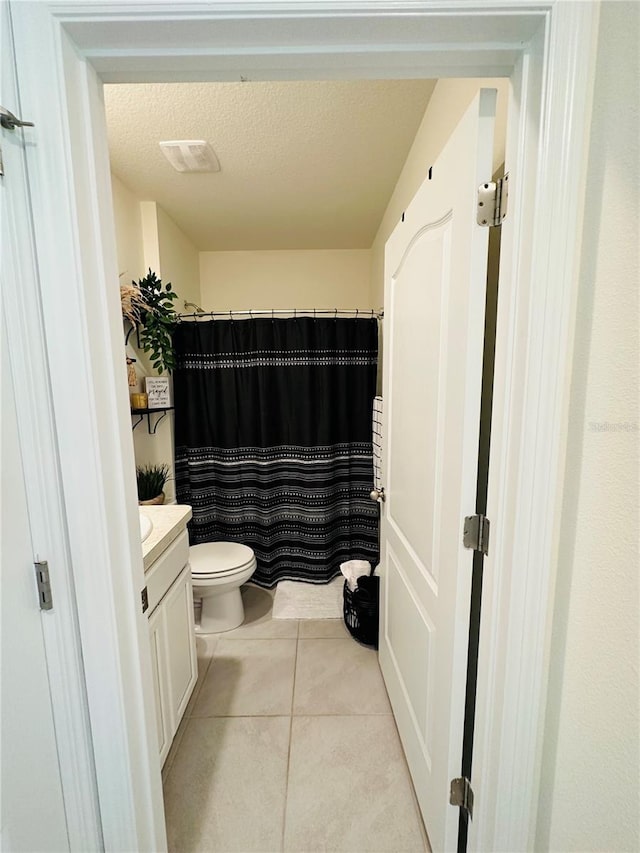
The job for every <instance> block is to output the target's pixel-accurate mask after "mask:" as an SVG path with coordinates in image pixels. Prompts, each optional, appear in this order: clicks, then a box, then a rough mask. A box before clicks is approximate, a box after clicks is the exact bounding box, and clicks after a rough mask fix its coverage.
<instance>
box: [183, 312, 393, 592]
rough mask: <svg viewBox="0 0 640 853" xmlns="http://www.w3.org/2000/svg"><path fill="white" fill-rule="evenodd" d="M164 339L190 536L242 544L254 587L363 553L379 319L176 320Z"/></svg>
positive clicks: (368, 519) (372, 508)
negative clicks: (170, 347)
mask: <svg viewBox="0 0 640 853" xmlns="http://www.w3.org/2000/svg"><path fill="white" fill-rule="evenodd" d="M174 345H175V349H176V355H177V368H176V370H175V372H174V397H175V431H176V492H177V497H178V501H179V502H180V503H187V504H190V505H191V506H192V508H193V519H192V521H191V523H190V539H191V544H192V545H193V544H197V543H200V542H213V541H216V540H227V541H235V542H242V543H244V544H246V545H249V546H250V547H251V548H253V550H254V551H255V553H256V558H257V563H258V568H257V571H256V573H255V574H254V576H253V579H252V580H253V582H254V583H257V584H259V585H260V586H264V587H272V586H274V585H275V584H276V583H277V582H278V581H280V580H301V581H308V582H310V583H327V582H328V581H330V580H331V579H332V578H334V577H335V576H336V575H337V574H338V573H339V565H340V563H341V562H343V561H344V560H348V559H365V560H369V561H371V562H374V561H375V560H376V559H377V549H378V506H377V504H376V503H374V502H373V501H371V500H370V498H369V491H370V490H371V488H372V480H373V462H372V450H371V410H372V402H373V397H374V395H375V384H376V364H377V349H378V330H377V321H376V320H375V319H359V318H354V319H345V318H340V317H337V318H329V319H327V318H314V317H297V318H291V319H282V318H270V317H268V318H256V319H243V320H236V319H230V320H208V321H202V320H200V321H196V322H183V323H181V324H180V325H179V326H178V327H177V329H176V331H175V334H174Z"/></svg>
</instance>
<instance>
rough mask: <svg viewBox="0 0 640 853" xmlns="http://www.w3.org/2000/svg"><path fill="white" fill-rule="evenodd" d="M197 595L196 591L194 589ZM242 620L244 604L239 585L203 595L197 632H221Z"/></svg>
mask: <svg viewBox="0 0 640 853" xmlns="http://www.w3.org/2000/svg"><path fill="white" fill-rule="evenodd" d="M195 593H196V595H197V591H195ZM243 622H244V604H243V603H242V595H241V594H240V587H236V588H235V589H230V590H229V591H228V592H223V593H218V594H216V595H203V597H202V612H201V616H200V624H199V625H196V631H197V633H198V634H221V633H222V632H223V631H232V630H233V629H234V628H237V627H238V626H239V625H242V623H243Z"/></svg>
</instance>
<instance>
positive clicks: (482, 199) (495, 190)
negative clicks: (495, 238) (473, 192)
mask: <svg viewBox="0 0 640 853" xmlns="http://www.w3.org/2000/svg"><path fill="white" fill-rule="evenodd" d="M508 199H509V174H508V173H507V174H506V175H505V176H504V178H500V180H499V181H490V182H489V183H488V184H480V186H479V187H478V216H477V222H478V225H485V226H486V227H487V228H489V227H491V226H492V225H502V223H503V222H504V218H505V216H506V215H507V201H508Z"/></svg>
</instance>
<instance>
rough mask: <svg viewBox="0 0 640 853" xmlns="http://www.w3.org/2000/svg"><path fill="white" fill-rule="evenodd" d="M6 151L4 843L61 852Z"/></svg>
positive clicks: (13, 148)
mask: <svg viewBox="0 0 640 853" xmlns="http://www.w3.org/2000/svg"><path fill="white" fill-rule="evenodd" d="M8 12H9V10H8V5H7V3H6V2H2V1H1V0H0V105H1V106H3V107H4V108H5V109H7V110H10V111H11V112H12V113H14V114H17V115H19V107H18V97H17V87H16V81H15V73H14V54H13V45H12V41H11V33H10V26H9V14H8ZM0 151H1V153H2V159H3V162H4V171H5V175H4V177H0V221H1V232H0V240H1V245H2V254H1V258H2V263H1V265H0V289H1V292H2V293H1V295H2V302H1V303H0V338H1V347H0V412H1V413H2V426H1V429H0V434H1V441H0V471H1V472H2V476H1V478H0V529H1V531H2V534H1V537H0V540H1V548H0V567H1V605H0V624H1V645H0V648H1V649H2V653H1V663H0V676H1V685H0V687H1V689H0V767H1V774H0V780H1V787H0V821H1V823H0V850H2V851H11V853H13V852H14V851H16V853H17V851H30V853H31V851H38V853H53V851H56V853H59V851H64V850H69V849H70V847H71V843H70V837H71V835H70V832H69V820H70V819H71V820H73V818H72V816H70V814H69V813H68V811H67V809H66V805H67V804H65V800H64V793H63V781H62V772H61V766H60V761H59V745H60V744H59V739H58V738H57V736H56V728H55V723H54V713H53V705H52V699H51V682H50V675H49V672H50V665H51V661H50V660H48V658H47V650H46V647H45V637H44V627H45V625H44V621H43V620H45V619H47V618H49V617H51V614H48V613H43V612H42V611H41V610H40V600H39V594H38V589H37V585H36V578H35V570H34V560H35V559H37V558H39V557H40V558H44V557H45V556H49V555H48V554H47V555H45V554H37V553H36V551H35V548H34V545H33V534H34V527H33V525H34V517H33V513H32V511H31V510H32V509H33V507H32V506H31V504H30V503H29V498H28V494H27V492H28V489H27V480H26V475H25V464H24V463H25V459H26V455H25V456H23V452H22V446H23V444H24V443H23V441H22V435H21V433H20V432H19V426H18V424H19V422H20V418H19V416H18V408H19V407H18V405H17V404H18V402H19V401H21V400H22V401H23V400H24V397H21V396H20V395H27V394H29V395H30V394H33V393H34V391H33V388H32V387H17V386H14V380H13V376H14V375H15V367H16V365H19V364H21V362H24V359H25V353H24V352H21V351H20V350H19V349H18V348H16V347H15V346H14V347H11V348H10V347H9V344H8V341H7V339H8V330H9V325H8V324H9V322H10V321H9V319H8V316H7V313H6V312H5V307H6V306H7V305H8V304H9V303H10V302H13V297H14V296H15V294H16V292H18V290H19V289H20V288H23V287H24V286H25V283H26V282H27V281H29V280H30V278H31V277H32V276H33V263H34V261H33V256H32V254H31V252H30V251H29V249H30V248H31V244H30V242H29V235H30V227H31V218H30V211H29V206H28V200H27V187H26V177H25V165H24V140H23V138H22V134H21V131H19V130H10V129H6V128H0ZM25 233H26V234H27V236H26V237H25ZM25 246H26V247H27V249H26V250H25ZM29 265H31V266H29ZM12 316H15V312H13V314H12ZM14 332H15V330H14ZM14 339H15V334H14ZM26 345H28V341H25V346H26ZM23 408H24V407H23ZM23 418H24V412H23ZM31 485H32V484H31ZM69 677H70V675H69ZM78 751H79V750H78ZM77 784H80V779H78V780H77ZM77 849H80V848H77Z"/></svg>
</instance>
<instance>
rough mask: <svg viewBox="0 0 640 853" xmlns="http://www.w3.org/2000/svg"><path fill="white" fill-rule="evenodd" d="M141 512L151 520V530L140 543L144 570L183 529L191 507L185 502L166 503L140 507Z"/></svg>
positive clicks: (189, 516) (189, 515)
mask: <svg viewBox="0 0 640 853" xmlns="http://www.w3.org/2000/svg"><path fill="white" fill-rule="evenodd" d="M140 510H141V512H142V513H143V514H144V515H146V516H148V517H149V519H150V520H151V521H152V522H153V530H152V531H151V533H150V534H149V535H148V536H147V538H146V539H145V540H144V542H143V543H142V556H143V561H144V570H145V572H146V571H147V570H148V569H149V568H150V567H151V564H152V563H153V562H154V561H155V560H157V559H158V557H159V556H160V555H161V554H162V552H163V551H164V550H165V549H166V548H167V547H168V546H169V545H170V544H171V542H173V540H174V539H175V538H176V536H177V535H178V534H179V533H180V532H181V531H182V530H184V528H185V527H186V526H187V522H188V521H189V519H190V518H191V515H192V513H191V507H190V506H188V505H187V504H167V505H162V506H144V507H140Z"/></svg>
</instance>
